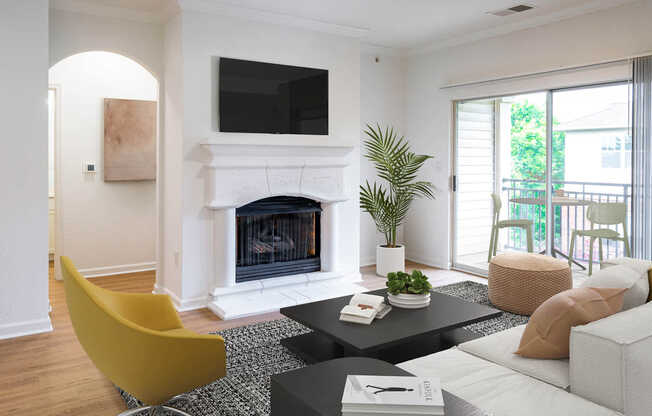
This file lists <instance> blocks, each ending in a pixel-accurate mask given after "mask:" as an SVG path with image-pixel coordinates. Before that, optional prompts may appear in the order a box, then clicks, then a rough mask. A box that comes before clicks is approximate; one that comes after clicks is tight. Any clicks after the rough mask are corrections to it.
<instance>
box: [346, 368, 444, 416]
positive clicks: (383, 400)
mask: <svg viewBox="0 0 652 416" xmlns="http://www.w3.org/2000/svg"><path fill="white" fill-rule="evenodd" d="M367 414H386V415H390V414H391V415H443V414H444V397H443V395H442V391H441V383H440V380H439V379H438V378H436V377H387V376H363V375H349V376H347V378H346V384H345V386H344V394H343V395H342V415H343V416H353V415H367Z"/></svg>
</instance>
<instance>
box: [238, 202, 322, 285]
mask: <svg viewBox="0 0 652 416" xmlns="http://www.w3.org/2000/svg"><path fill="white" fill-rule="evenodd" d="M321 210H322V209H321V204H319V203H318V202H316V201H313V200H311V199H308V198H301V197H291V196H277V197H271V198H265V199H260V200H258V201H254V202H252V203H250V204H247V205H244V206H242V207H240V208H238V209H236V272H235V280H236V283H241V282H246V281H251V280H259V279H268V278H272V277H278V276H288V275H293V274H299V273H311V272H315V271H320V270H321V259H320V243H321V239H320V228H321V227H320V214H321Z"/></svg>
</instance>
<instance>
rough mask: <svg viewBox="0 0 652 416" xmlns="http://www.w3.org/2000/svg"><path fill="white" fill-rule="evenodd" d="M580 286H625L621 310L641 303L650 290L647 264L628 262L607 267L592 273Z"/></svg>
mask: <svg viewBox="0 0 652 416" xmlns="http://www.w3.org/2000/svg"><path fill="white" fill-rule="evenodd" d="M580 287H607V288H625V289H627V292H625V301H624V303H623V310H624V311H625V310H627V309H631V308H635V307H637V306H641V305H643V304H644V303H645V302H646V301H647V296H648V294H649V292H650V283H649V282H648V278H647V266H644V265H643V264H636V263H629V264H621V265H618V266H613V267H608V268H606V269H602V270H600V271H597V272H595V273H593V275H592V276H591V277H589V278H588V279H587V280H585V281H584V283H582V284H581V285H580Z"/></svg>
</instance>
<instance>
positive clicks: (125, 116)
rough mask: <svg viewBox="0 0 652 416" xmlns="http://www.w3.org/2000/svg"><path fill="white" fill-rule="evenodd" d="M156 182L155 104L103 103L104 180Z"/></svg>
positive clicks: (149, 102) (110, 99) (120, 101)
mask: <svg viewBox="0 0 652 416" xmlns="http://www.w3.org/2000/svg"><path fill="white" fill-rule="evenodd" d="M155 179H156V101H142V100H122V99H116V98H105V99H104V180H105V181H145V180H155Z"/></svg>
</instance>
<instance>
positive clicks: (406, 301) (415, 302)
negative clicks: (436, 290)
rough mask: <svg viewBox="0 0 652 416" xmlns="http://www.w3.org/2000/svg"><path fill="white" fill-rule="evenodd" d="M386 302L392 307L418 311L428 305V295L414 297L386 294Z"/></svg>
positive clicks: (410, 295) (412, 295)
mask: <svg viewBox="0 0 652 416" xmlns="http://www.w3.org/2000/svg"><path fill="white" fill-rule="evenodd" d="M387 300H388V301H389V303H390V304H391V305H392V306H395V307H397V308H403V309H419V308H425V307H426V306H428V305H430V293H426V294H424V295H414V294H405V293H399V294H398V295H392V294H391V293H388V294H387Z"/></svg>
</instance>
